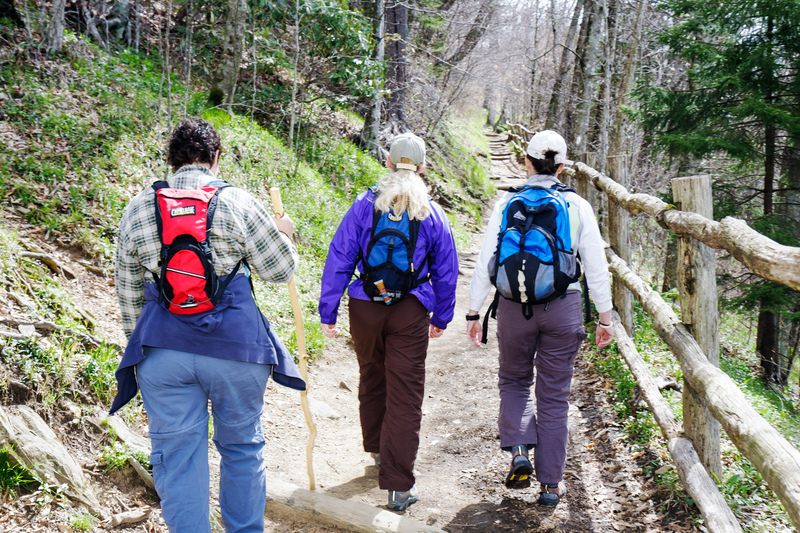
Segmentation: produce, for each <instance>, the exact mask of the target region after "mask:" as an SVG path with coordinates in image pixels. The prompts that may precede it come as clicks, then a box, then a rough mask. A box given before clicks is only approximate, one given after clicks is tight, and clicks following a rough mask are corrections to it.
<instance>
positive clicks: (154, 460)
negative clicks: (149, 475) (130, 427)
mask: <svg viewBox="0 0 800 533" xmlns="http://www.w3.org/2000/svg"><path fill="white" fill-rule="evenodd" d="M150 466H151V467H152V468H153V481H154V482H155V485H156V492H157V493H158V495H159V497H160V496H161V495H162V494H164V492H163V490H162V489H163V484H164V478H165V477H166V470H165V469H164V454H163V453H162V452H152V453H151V454H150Z"/></svg>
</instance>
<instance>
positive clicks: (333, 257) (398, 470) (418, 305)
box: [319, 133, 458, 511]
mask: <svg viewBox="0 0 800 533" xmlns="http://www.w3.org/2000/svg"><path fill="white" fill-rule="evenodd" d="M386 164H387V166H388V167H389V170H390V173H389V175H388V176H386V177H385V178H383V179H382V180H381V181H380V182H379V183H378V185H377V186H376V187H372V188H370V189H368V190H367V191H364V192H363V193H361V194H360V195H358V197H357V198H356V200H355V202H353V205H352V206H351V207H350V210H349V211H348V212H347V214H346V215H345V216H344V219H343V220H342V222H341V224H340V225H339V228H338V229H337V230H336V234H335V235H334V237H333V241H332V242H331V245H330V248H329V250H328V259H327V261H326V263H325V271H324V272H323V274H322V294H321V296H320V302H319V314H320V320H321V322H322V333H323V334H324V335H325V336H326V337H328V338H333V337H334V336H335V335H336V316H337V312H338V309H339V301H340V299H341V297H342V294H343V293H344V291H345V288H347V289H348V294H349V296H350V299H349V304H348V309H349V314H350V333H351V335H352V337H353V342H354V344H355V350H356V355H357V356H358V365H359V369H360V373H361V379H360V382H359V387H358V399H359V405H360V414H361V431H362V435H363V439H364V450H365V451H367V452H370V453H372V455H373V457H374V458H375V463H376V465H377V466H378V467H379V468H380V475H379V485H380V487H381V488H382V489H384V490H388V491H389V503H388V505H387V507H388V508H389V509H391V510H394V511H404V510H405V509H406V508H407V507H408V506H409V505H411V504H412V503H414V502H416V501H417V499H418V498H419V493H418V491H417V489H416V486H415V483H414V482H415V478H414V462H415V460H416V458H417V448H418V447H419V429H420V423H421V422H422V399H423V397H424V387H425V357H426V355H427V351H428V339H429V338H436V337H440V336H441V335H442V333H443V332H444V329H445V328H446V327H447V324H448V323H449V322H450V321H451V320H452V318H453V308H454V306H455V292H456V281H457V277H458V257H457V255H456V248H455V242H454V240H453V234H452V232H451V230H450V224H449V222H448V220H447V217H446V216H445V214H444V212H443V211H442V208H441V207H439V205H438V204H437V203H436V202H434V201H433V200H431V199H430V197H429V196H428V192H427V187H426V185H425V183H424V182H423V181H422V178H420V176H419V173H420V172H421V171H422V169H423V168H424V166H425V143H424V142H423V141H422V139H420V138H419V137H417V136H416V135H413V134H410V133H406V134H403V135H400V136H398V137H396V138H395V140H394V142H392V146H391V148H390V150H389V157H388V158H387V160H386ZM383 215H387V216H383ZM387 218H388V220H391V221H394V222H395V223H397V224H402V223H403V221H404V220H407V221H408V226H409V227H414V226H416V225H418V228H419V230H418V231H419V233H418V237H417V239H416V246H414V245H413V244H410V245H408V246H404V247H402V249H401V246H400V244H399V243H400V241H401V239H398V240H397V243H398V244H395V240H394V239H390V240H391V245H390V248H389V249H390V251H389V253H388V254H385V255H388V259H389V260H391V258H392V256H393V255H395V256H396V254H401V255H402V252H403V251H404V250H406V249H409V250H412V249H413V254H411V256H412V260H411V261H410V262H409V263H410V265H409V266H410V269H411V271H412V277H413V279H412V280H411V281H412V283H411V288H410V290H409V291H408V295H407V296H405V294H403V295H395V294H394V293H393V292H392V289H391V287H384V285H383V281H384V280H382V279H375V278H374V277H372V276H371V274H370V273H368V272H365V270H370V269H369V268H366V269H365V266H364V265H365V263H372V264H374V262H373V261H372V260H371V259H370V260H366V261H365V257H366V256H367V254H368V253H370V252H368V250H370V249H377V248H376V247H370V246H369V245H370V239H371V237H372V236H373V234H377V233H380V231H377V232H376V233H374V230H373V228H374V227H375V226H374V224H378V226H377V227H376V229H378V228H380V227H382V226H381V225H380V224H379V221H381V220H383V221H385V220H387ZM381 224H382V222H381ZM410 233H414V231H413V230H412V231H410ZM412 241H413V239H412ZM395 246H396V248H395ZM392 250H394V251H392ZM369 257H370V258H372V257H373V256H372V255H370V256H369ZM384 259H386V257H384ZM414 265H416V266H417V269H416V270H414ZM356 266H358V267H359V271H360V272H361V276H359V277H358V278H357V279H356V280H355V281H352V283H351V279H352V277H353V273H354V271H355V268H356ZM365 279H366V281H364V280H365ZM387 283H388V278H387ZM365 284H366V287H365ZM348 285H349V288H348ZM373 285H374V287H373ZM365 288H366V291H365ZM387 292H388V294H387ZM368 293H369V295H368ZM403 296H405V297H403ZM430 313H432V314H430Z"/></svg>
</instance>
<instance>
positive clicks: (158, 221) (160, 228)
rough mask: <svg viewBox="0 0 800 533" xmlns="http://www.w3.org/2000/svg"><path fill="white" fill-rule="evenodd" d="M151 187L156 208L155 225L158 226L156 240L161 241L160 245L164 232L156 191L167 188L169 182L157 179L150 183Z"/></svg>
mask: <svg viewBox="0 0 800 533" xmlns="http://www.w3.org/2000/svg"><path fill="white" fill-rule="evenodd" d="M152 188H153V193H155V194H153V202H154V203H155V208H156V227H158V240H159V241H160V242H161V246H164V239H163V238H162V236H163V234H164V225H163V223H162V222H161V207H159V205H158V191H160V190H161V189H168V188H169V183H167V182H166V181H164V180H161V181H157V182H155V183H154V184H153V185H152Z"/></svg>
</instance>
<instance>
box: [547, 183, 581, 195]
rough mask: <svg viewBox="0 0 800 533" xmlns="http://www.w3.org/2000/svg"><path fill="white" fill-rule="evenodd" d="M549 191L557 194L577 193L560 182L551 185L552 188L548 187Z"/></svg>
mask: <svg viewBox="0 0 800 533" xmlns="http://www.w3.org/2000/svg"><path fill="white" fill-rule="evenodd" d="M550 189H552V190H554V191H558V192H574V193H576V194H577V191H575V189H573V188H572V187H569V186H568V185H564V184H563V183H561V182H560V181H557V182H556V183H555V184H553V186H552V187H550Z"/></svg>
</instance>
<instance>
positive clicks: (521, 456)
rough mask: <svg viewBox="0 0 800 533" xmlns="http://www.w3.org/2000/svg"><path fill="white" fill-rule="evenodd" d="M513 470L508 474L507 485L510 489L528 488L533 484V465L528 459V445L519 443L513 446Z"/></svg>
mask: <svg viewBox="0 0 800 533" xmlns="http://www.w3.org/2000/svg"><path fill="white" fill-rule="evenodd" d="M511 453H512V454H513V456H512V457H511V470H510V471H509V472H508V475H507V476H506V487H507V488H509V489H527V488H528V487H530V486H531V479H530V476H531V474H532V473H533V465H531V460H530V459H528V447H527V446H525V445H524V444H518V445H516V446H514V447H512V448H511Z"/></svg>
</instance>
